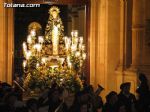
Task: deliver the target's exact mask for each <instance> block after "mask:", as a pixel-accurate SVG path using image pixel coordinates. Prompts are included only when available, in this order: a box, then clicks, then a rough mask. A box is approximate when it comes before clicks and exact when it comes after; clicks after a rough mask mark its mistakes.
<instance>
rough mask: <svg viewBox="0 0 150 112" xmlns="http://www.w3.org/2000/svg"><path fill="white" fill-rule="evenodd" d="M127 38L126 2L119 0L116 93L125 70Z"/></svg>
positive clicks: (125, 0)
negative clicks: (118, 54) (118, 51)
mask: <svg viewBox="0 0 150 112" xmlns="http://www.w3.org/2000/svg"><path fill="white" fill-rule="evenodd" d="M126 38H127V0H120V59H119V65H118V67H117V68H116V74H117V92H119V91H120V84H121V83H123V81H124V70H125V58H126V55H125V54H126V53H125V49H126V48H125V47H126V45H125V44H126Z"/></svg>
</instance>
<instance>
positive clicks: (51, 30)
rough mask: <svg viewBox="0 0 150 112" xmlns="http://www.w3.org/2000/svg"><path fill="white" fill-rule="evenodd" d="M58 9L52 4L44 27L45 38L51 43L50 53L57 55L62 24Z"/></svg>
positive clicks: (60, 40)
mask: <svg viewBox="0 0 150 112" xmlns="http://www.w3.org/2000/svg"><path fill="white" fill-rule="evenodd" d="M59 13H60V11H59V9H58V7H56V6H53V7H51V8H50V10H49V14H50V16H49V20H48V23H47V25H46V29H45V39H46V40H47V41H48V42H49V43H52V55H54V56H57V55H58V54H59V53H58V52H59V44H61V43H62V42H63V36H64V35H63V32H64V26H63V24H62V21H61V18H60V16H59Z"/></svg>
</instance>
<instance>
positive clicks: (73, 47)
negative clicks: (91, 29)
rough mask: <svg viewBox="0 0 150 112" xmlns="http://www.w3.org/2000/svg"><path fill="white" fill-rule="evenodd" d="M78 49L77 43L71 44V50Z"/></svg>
mask: <svg viewBox="0 0 150 112" xmlns="http://www.w3.org/2000/svg"><path fill="white" fill-rule="evenodd" d="M76 49H77V46H76V45H75V44H73V45H72V46H71V51H72V52H74V51H76Z"/></svg>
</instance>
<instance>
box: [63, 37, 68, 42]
mask: <svg viewBox="0 0 150 112" xmlns="http://www.w3.org/2000/svg"><path fill="white" fill-rule="evenodd" d="M64 40H65V44H67V40H68V37H67V36H65V37H64Z"/></svg>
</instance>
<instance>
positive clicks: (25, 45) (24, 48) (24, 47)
mask: <svg viewBox="0 0 150 112" xmlns="http://www.w3.org/2000/svg"><path fill="white" fill-rule="evenodd" d="M22 46H23V50H24V52H26V51H27V44H26V42H23V44H22Z"/></svg>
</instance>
